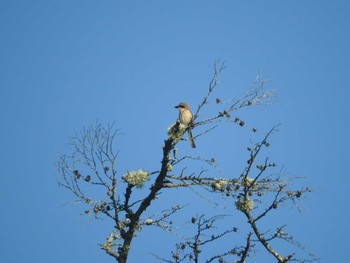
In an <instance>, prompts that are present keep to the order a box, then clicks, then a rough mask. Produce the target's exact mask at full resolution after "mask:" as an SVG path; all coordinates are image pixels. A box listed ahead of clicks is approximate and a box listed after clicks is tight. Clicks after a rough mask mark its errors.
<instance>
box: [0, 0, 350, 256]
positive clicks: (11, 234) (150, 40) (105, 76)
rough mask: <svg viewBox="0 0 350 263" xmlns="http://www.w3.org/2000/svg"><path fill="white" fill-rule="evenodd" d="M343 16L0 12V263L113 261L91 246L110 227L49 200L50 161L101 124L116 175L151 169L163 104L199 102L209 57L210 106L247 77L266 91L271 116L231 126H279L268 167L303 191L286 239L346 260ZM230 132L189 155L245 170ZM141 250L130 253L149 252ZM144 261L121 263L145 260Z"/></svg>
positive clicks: (55, 8)
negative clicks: (219, 65)
mask: <svg viewBox="0 0 350 263" xmlns="http://www.w3.org/2000/svg"><path fill="white" fill-rule="evenodd" d="M349 12H350V4H349V3H348V1H342V0H338V1H325V0H321V1H312V0H310V1H270V0H269V1H215V2H214V1H205V0H201V1H118V0H115V1H110V0H105V1H92V0H84V1H81V0H76V1H52V0H45V1H40V0H36V1H20V0H14V1H1V2H0V33H1V41H0V72H1V78H0V100H1V103H0V109H1V112H3V114H2V129H1V131H0V134H1V137H2V138H3V139H2V140H1V142H0V154H1V164H2V172H1V174H2V175H1V190H0V209H1V211H2V213H1V214H2V216H1V217H0V225H1V232H2V234H1V237H0V254H1V255H2V259H3V260H4V262H7V263H12V262H16V263H20V262H28V261H30V262H47V261H48V260H49V261H50V262H52V263H54V262H96V261H99V262H112V259H111V258H109V257H108V256H106V255H105V254H104V253H103V252H102V251H100V250H99V248H98V246H97V244H98V243H100V242H102V241H103V240H104V238H105V236H106V234H107V233H108V231H109V228H108V227H109V226H108V225H105V223H104V222H102V223H101V222H98V221H95V220H92V219H91V218H87V217H84V216H80V215H79V214H80V213H81V212H82V211H83V208H82V207H80V206H78V205H75V204H72V203H71V201H72V200H74V198H73V196H72V195H70V193H69V192H67V191H64V190H63V189H61V188H58V186H57V182H56V177H55V176H56V175H57V172H56V170H55V161H56V159H57V154H58V153H59V152H65V151H67V146H66V143H67V138H68V137H69V136H72V135H73V134H74V131H76V130H80V129H82V128H83V127H84V126H88V125H90V124H92V123H95V122H96V120H100V121H101V122H103V123H109V122H113V121H114V122H115V125H116V127H118V128H120V129H121V130H122V132H123V135H121V139H120V141H118V148H119V149H120V166H121V167H120V171H121V172H123V171H126V170H133V169H139V168H144V169H150V170H156V169H157V168H158V166H159V161H160V158H161V144H162V142H163V140H164V139H165V137H166V129H167V127H168V126H169V125H170V124H171V123H173V122H174V121H175V120H176V116H177V112H176V111H175V109H174V106H175V105H176V104H177V103H178V102H180V101H186V102H188V103H189V104H190V105H191V106H192V108H195V107H196V105H198V104H199V103H200V102H201V99H202V97H203V96H204V95H205V94H206V92H207V86H208V82H209V80H210V78H211V75H212V67H213V63H214V61H215V60H216V59H221V60H222V61H225V62H226V69H225V71H224V73H223V74H222V78H221V83H220V86H219V88H218V90H217V94H216V95H215V96H218V97H221V98H232V97H238V96H240V95H241V94H243V92H244V91H245V89H246V88H247V87H249V85H250V83H251V82H252V81H253V80H254V78H255V76H256V75H257V73H258V72H260V71H262V72H263V75H264V76H265V77H266V78H267V79H269V83H268V84H267V88H268V89H273V90H275V92H276V96H277V100H276V103H275V104H274V105H272V106H268V107H258V108H254V109H253V110H251V109H250V110H249V111H248V112H242V113H240V114H242V116H244V118H245V120H246V123H247V124H248V125H251V126H257V127H258V128H260V127H261V128H262V129H263V130H264V129H265V130H266V129H268V128H269V127H271V126H272V125H274V124H277V123H282V125H281V127H280V132H279V133H277V134H275V135H274V137H273V139H272V141H273V143H272V145H273V147H272V149H271V155H272V156H273V157H274V158H275V160H276V161H278V163H280V164H283V165H284V166H285V169H286V171H287V174H288V176H291V177H299V176H302V177H306V178H307V179H306V180H305V183H306V184H307V185H308V186H310V187H312V188H313V189H315V193H314V194H312V195H311V196H310V198H309V199H308V200H304V201H303V204H302V207H303V213H302V214H298V213H294V214H293V217H289V219H290V223H289V222H288V225H290V226H291V232H292V233H293V234H294V236H295V237H296V239H297V240H299V241H301V242H302V243H303V244H304V245H306V247H307V248H309V249H310V250H311V251H313V252H314V253H316V254H317V255H318V256H319V257H320V258H321V261H322V262H345V261H346V260H350V258H349V255H348V253H347V249H348V244H347V242H346V240H347V237H348V235H349V234H350V229H349V224H348V222H349V220H350V216H349V212H348V211H347V209H346V208H345V207H346V205H347V202H346V200H347V199H348V195H347V190H348V185H349V183H350V179H349V176H348V169H347V161H348V148H349V146H350V145H349V140H348V135H349V132H350V131H349V117H348V115H349V113H350V112H349V107H348V98H349V95H350V94H349V84H348V76H349V75H350V51H349V46H350V32H349V26H350V16H349ZM240 116H241V115H240ZM242 131H243V130H242V129H239V127H231V126H228V127H226V129H224V130H222V131H220V132H221V133H220V134H221V135H222V136H224V137H227V138H230V141H231V142H232V144H230V147H228V146H227V145H226V144H225V141H223V140H221V139H220V138H224V137H221V136H220V137H218V136H217V137H215V136H213V137H208V138H203V139H200V140H198V141H197V146H198V148H197V149H196V154H199V155H202V156H206V155H208V154H210V153H211V151H212V149H214V150H216V151H217V153H216V154H217V156H218V159H221V160H222V161H223V162H222V163H223V166H222V168H221V169H222V173H223V174H224V173H225V172H227V171H229V169H230V165H231V164H232V159H233V160H241V159H244V158H245V156H242V154H245V153H243V152H244V151H242V149H244V148H243V145H246V143H247V142H248V141H249V139H250V138H247V137H244V134H245V133H244V132H242ZM236 138H237V143H235V139H236ZM242 138H244V139H242ZM244 140H245V141H244ZM182 147H183V150H184V151H189V152H190V151H191V149H190V148H189V147H188V146H187V145H182ZM209 147H210V149H208V148H209ZM231 155H232V156H233V157H232V158H226V157H231ZM230 160H231V161H230ZM230 162H231V163H230ZM237 163H239V162H237ZM233 165H235V163H233ZM240 168H242V169H243V166H241V165H239V164H238V167H236V168H235V169H240ZM173 194H174V196H175V197H176V193H173ZM287 211H289V210H288V209H287ZM288 213H289V212H288ZM106 224H108V223H106ZM141 238H143V239H141ZM148 238H149V237H147V236H146V235H145V236H141V237H140V240H143V241H137V242H140V243H139V244H146V243H147V244H148V246H150V249H151V250H152V249H154V247H152V246H151V245H149V244H152V242H147V240H148ZM148 241H149V240H148ZM152 241H153V242H155V241H154V240H152ZM142 242H144V243H142ZM136 244H137V243H135V245H136ZM141 246H142V245H141ZM145 247H147V246H145ZM148 252H150V251H147V249H146V248H145V249H142V250H141V252H140V251H138V253H136V252H135V253H134V254H133V256H132V257H133V258H132V259H133V261H132V262H138V261H139V260H140V259H144V258H149V262H151V261H153V260H154V258H152V256H150V255H149V254H148ZM271 260H272V259H271ZM271 262H272V261H271Z"/></svg>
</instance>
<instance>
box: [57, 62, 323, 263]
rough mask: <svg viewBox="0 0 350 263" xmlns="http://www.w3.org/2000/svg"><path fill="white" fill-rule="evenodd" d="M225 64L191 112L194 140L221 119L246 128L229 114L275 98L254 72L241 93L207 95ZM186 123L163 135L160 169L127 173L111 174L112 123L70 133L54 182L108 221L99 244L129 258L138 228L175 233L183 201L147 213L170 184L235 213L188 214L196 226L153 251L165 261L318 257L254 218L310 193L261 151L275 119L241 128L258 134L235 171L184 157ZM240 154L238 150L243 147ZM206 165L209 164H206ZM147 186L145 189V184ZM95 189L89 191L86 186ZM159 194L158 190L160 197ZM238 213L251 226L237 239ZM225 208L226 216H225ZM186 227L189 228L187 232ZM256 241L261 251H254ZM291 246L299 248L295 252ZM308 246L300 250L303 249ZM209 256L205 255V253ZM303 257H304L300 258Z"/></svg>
mask: <svg viewBox="0 0 350 263" xmlns="http://www.w3.org/2000/svg"><path fill="white" fill-rule="evenodd" d="M223 69H224V64H223V63H222V64H220V63H216V64H215V66H214V74H213V77H212V79H211V81H210V83H209V87H208V92H207V94H206V95H205V96H204V98H203V100H202V101H201V103H200V104H199V105H198V107H197V109H196V110H195V112H194V117H193V119H194V122H193V127H192V129H194V130H196V131H200V132H199V133H197V134H198V135H197V136H196V137H195V139H196V140H198V139H199V138H200V137H201V136H206V135H207V134H208V133H210V132H214V130H215V128H216V127H218V126H219V125H221V124H222V123H232V124H234V125H237V126H238V127H245V122H244V120H242V119H240V118H239V117H231V115H232V114H233V113H235V112H237V111H239V110H243V109H244V108H246V107H252V106H256V105H264V104H269V102H270V101H271V99H272V98H273V96H272V93H271V91H266V90H265V89H264V85H265V81H264V80H263V79H262V77H261V76H260V75H258V76H257V78H256V80H255V81H254V82H253V84H252V85H251V87H250V88H249V89H248V90H247V92H246V93H245V94H244V95H243V96H241V98H239V99H232V98H230V99H228V100H225V101H222V100H221V99H219V98H216V99H214V100H213V99H212V97H213V93H214V91H215V89H216V88H217V87H218V84H219V77H220V74H221V72H222V71H223ZM209 104H212V105H217V106H218V107H220V109H222V110H218V111H217V112H215V113H214V114H212V115H211V116H209V117H207V118H205V119H200V116H201V115H200V113H201V112H202V110H203V109H204V108H205V107H206V106H207V105H209ZM186 128H187V127H186V126H184V125H181V124H179V123H178V122H176V123H174V124H173V125H172V126H171V127H170V128H169V129H168V137H167V138H166V139H165V140H164V144H163V154H162V157H161V165H160V167H159V169H158V170H155V171H152V172H149V171H145V170H143V169H140V170H135V171H128V172H127V173H126V174H124V175H121V174H119V173H118V172H117V167H116V160H117V158H118V151H116V150H115V139H116V137H117V136H118V134H119V131H118V129H115V128H114V125H108V126H106V127H104V126H103V125H102V124H100V123H97V124H96V125H92V126H90V127H89V128H87V129H84V130H83V131H82V132H81V133H76V135H75V136H74V137H72V138H71V139H70V142H69V143H70V146H71V147H72V153H71V154H69V155H68V154H67V155H62V156H61V157H60V159H59V161H58V163H57V168H58V172H59V184H60V185H61V186H63V187H65V188H67V189H68V190H69V191H71V192H72V193H73V194H74V195H75V196H76V197H77V198H78V200H79V201H80V202H81V203H83V204H85V205H86V206H87V209H86V210H85V213H86V214H93V215H94V216H95V217H106V218H108V219H110V220H111V221H112V222H113V225H114V228H113V229H112V230H111V232H110V233H109V234H108V236H107V237H106V240H105V241H104V242H103V243H102V244H101V245H100V248H101V249H102V250H104V251H105V252H106V253H107V254H108V255H110V256H111V257H113V258H114V259H115V260H116V261H118V262H119V263H124V262H127V259H128V255H129V253H130V252H131V251H132V250H130V249H131V244H132V241H133V239H134V238H135V237H136V234H137V232H140V231H142V230H143V228H144V227H148V226H156V227H159V228H161V229H163V230H165V231H167V232H172V233H174V232H176V227H174V225H173V223H172V221H171V218H174V217H176V216H175V214H177V213H178V212H180V211H181V210H182V209H183V208H184V205H180V204H176V205H174V206H169V207H165V208H164V209H163V210H162V211H160V212H158V213H155V214H154V215H152V216H147V215H146V213H145V212H146V210H147V209H148V210H149V208H150V207H152V204H153V203H154V200H155V199H156V198H158V197H159V196H161V197H159V198H162V197H163V196H164V195H166V192H167V191H170V190H171V189H173V188H176V189H180V190H179V191H178V192H177V193H178V194H179V195H181V189H183V190H185V189H191V190H193V191H200V190H201V189H202V190H203V191H204V192H203V194H202V195H204V196H205V198H208V199H210V198H211V196H213V195H217V194H218V193H220V195H221V197H222V198H225V199H226V200H227V202H231V203H232V204H234V207H235V209H234V211H232V209H231V211H229V212H228V210H225V215H223V214H216V215H212V216H211V215H209V213H208V214H201V215H198V214H197V215H192V216H190V217H189V219H190V220H189V221H188V222H187V225H188V226H192V227H194V232H193V234H192V236H184V235H182V234H177V236H178V238H179V239H180V242H178V243H176V244H175V250H174V251H172V252H170V258H169V259H167V258H166V257H162V256H158V255H156V254H154V256H155V257H156V258H157V259H158V260H160V261H164V262H174V263H175V262H176V263H177V262H185V261H188V262H196V263H198V262H227V261H226V260H230V262H240V263H243V262H246V261H247V259H248V258H249V257H253V256H254V255H255V253H257V252H256V251H258V250H259V251H260V253H261V250H264V251H266V252H267V253H268V254H271V256H272V257H273V258H275V260H276V261H277V262H279V263H282V262H292V261H298V262H307V261H310V262H311V261H314V260H316V258H315V256H314V255H312V254H311V253H308V252H306V250H305V248H304V247H303V246H302V245H301V244H299V243H297V242H296V241H295V240H294V239H293V237H292V236H291V235H289V234H288V233H287V231H286V229H285V228H286V224H283V225H282V226H272V225H269V227H268V229H264V228H263V227H262V226H261V225H260V222H262V221H263V220H265V219H266V218H268V216H270V214H271V215H272V214H273V213H272V211H276V210H278V209H280V206H281V205H282V204H286V203H288V202H291V204H293V205H295V206H297V202H298V200H299V199H300V198H301V197H303V196H304V195H305V194H307V193H309V192H310V189H309V188H307V187H301V188H300V189H296V190H293V189H290V182H289V181H288V180H287V179H284V178H283V169H281V168H279V167H278V166H277V165H276V164H275V163H274V162H271V161H270V158H268V157H266V158H262V157H260V155H262V152H263V151H264V149H265V148H267V147H269V146H270V142H269V140H270V137H271V136H272V135H273V133H274V132H276V131H277V128H278V125H277V126H275V127H273V128H272V129H270V130H269V131H267V132H266V133H264V132H257V129H256V128H250V129H247V130H249V132H251V133H252V134H254V135H256V137H259V135H261V134H262V135H263V136H262V138H261V139H260V140H258V141H257V142H256V143H252V145H249V146H248V147H247V151H246V152H245V153H246V154H247V162H246V166H245V167H243V170H242V173H241V174H239V175H236V176H225V177H223V176H221V177H217V176H209V175H207V174H208V173H207V171H208V170H207V168H205V167H213V166H216V165H217V163H216V160H215V158H207V159H206V158H202V157H198V156H189V155H182V154H181V151H180V150H179V149H178V148H177V147H176V146H177V144H178V143H179V142H180V141H181V140H184V139H183V137H184V134H185V133H186ZM242 154H243V153H242ZM194 162H200V163H201V167H202V168H201V170H200V171H199V172H188V170H187V169H186V168H187V167H188V166H190V165H191V164H192V163H194ZM208 169H209V168H208ZM145 185H149V186H150V187H149V188H147V187H143V186H145ZM92 190H93V191H92ZM161 193H162V195H161ZM234 212H239V213H242V214H243V215H244V217H245V218H246V219H247V226H249V228H248V231H247V232H246V233H240V234H241V235H243V239H242V240H241V243H235V242H234V241H233V240H234V239H233V238H232V236H233V235H239V233H238V232H239V231H238V228H237V226H235V225H234V223H236V220H235V221H234V222H232V220H231V217H230V214H233V213H234ZM227 213H229V215H227ZM223 220H224V221H225V222H226V223H225V228H224V229H221V230H218V229H217V223H218V221H223ZM187 233H188V231H187ZM224 238H226V239H228V240H229V241H228V242H229V244H230V245H229V246H230V247H229V248H227V249H225V250H221V249H217V250H215V252H214V253H213V254H212V255H209V256H207V258H205V256H202V255H203V254H204V253H202V251H205V250H206V247H207V246H208V245H210V244H216V243H217V242H218V241H220V240H222V239H224ZM277 241H287V242H288V243H289V244H292V245H294V246H292V247H294V248H295V249H291V253H289V254H287V255H282V253H281V252H279V251H278V249H277V247H278V246H275V244H278V242H277ZM258 247H259V249H257V248H258ZM297 251H301V252H302V257H301V258H300V257H299V256H297V255H299V254H297ZM304 252H306V254H305V253H304ZM207 254H208V253H207ZM305 257H306V258H305Z"/></svg>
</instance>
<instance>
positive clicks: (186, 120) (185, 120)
mask: <svg viewBox="0 0 350 263" xmlns="http://www.w3.org/2000/svg"><path fill="white" fill-rule="evenodd" d="M175 108H177V109H178V110H179V118H178V119H177V122H178V123H181V124H183V125H186V126H187V132H188V136H189V138H190V142H191V147H192V148H196V144H195V143H194V139H193V135H192V126H193V116H192V112H191V109H190V107H188V105H187V103H185V102H181V103H179V105H177V106H175Z"/></svg>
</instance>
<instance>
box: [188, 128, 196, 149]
mask: <svg viewBox="0 0 350 263" xmlns="http://www.w3.org/2000/svg"><path fill="white" fill-rule="evenodd" d="M188 136H189V137H190V142H191V147H192V148H196V144H195V143H194V139H193V135H192V129H191V128H189V129H188Z"/></svg>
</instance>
